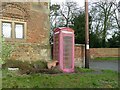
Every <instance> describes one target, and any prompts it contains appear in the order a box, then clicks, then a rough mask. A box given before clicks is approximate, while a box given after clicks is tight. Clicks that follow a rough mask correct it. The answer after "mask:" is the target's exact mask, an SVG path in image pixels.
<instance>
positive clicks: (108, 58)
mask: <svg viewBox="0 0 120 90" xmlns="http://www.w3.org/2000/svg"><path fill="white" fill-rule="evenodd" d="M94 60H120V57H97V58H95V59H94Z"/></svg>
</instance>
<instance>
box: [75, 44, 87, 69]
mask: <svg viewBox="0 0 120 90" xmlns="http://www.w3.org/2000/svg"><path fill="white" fill-rule="evenodd" d="M75 66H77V67H85V45H83V44H75Z"/></svg>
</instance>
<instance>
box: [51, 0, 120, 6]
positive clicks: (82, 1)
mask: <svg viewBox="0 0 120 90" xmlns="http://www.w3.org/2000/svg"><path fill="white" fill-rule="evenodd" d="M70 1H74V2H77V3H78V5H79V6H80V7H83V6H84V5H85V0H51V4H53V3H62V2H70ZM96 1H100V0H88V2H89V3H90V2H96ZM102 1H106V0H102ZM108 1H113V0H108ZM116 1H117V2H118V1H120V0H116Z"/></svg>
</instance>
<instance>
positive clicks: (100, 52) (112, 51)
mask: <svg viewBox="0 0 120 90" xmlns="http://www.w3.org/2000/svg"><path fill="white" fill-rule="evenodd" d="M119 52H120V48H90V57H91V59H94V58H96V57H120V53H119Z"/></svg>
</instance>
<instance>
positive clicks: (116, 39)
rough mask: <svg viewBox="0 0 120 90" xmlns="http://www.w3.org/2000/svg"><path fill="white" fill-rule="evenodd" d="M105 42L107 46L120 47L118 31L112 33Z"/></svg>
mask: <svg viewBox="0 0 120 90" xmlns="http://www.w3.org/2000/svg"><path fill="white" fill-rule="evenodd" d="M107 44H108V47H109V48H120V33H118V32H117V33H115V34H113V35H112V37H111V38H110V39H108V43H107Z"/></svg>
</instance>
